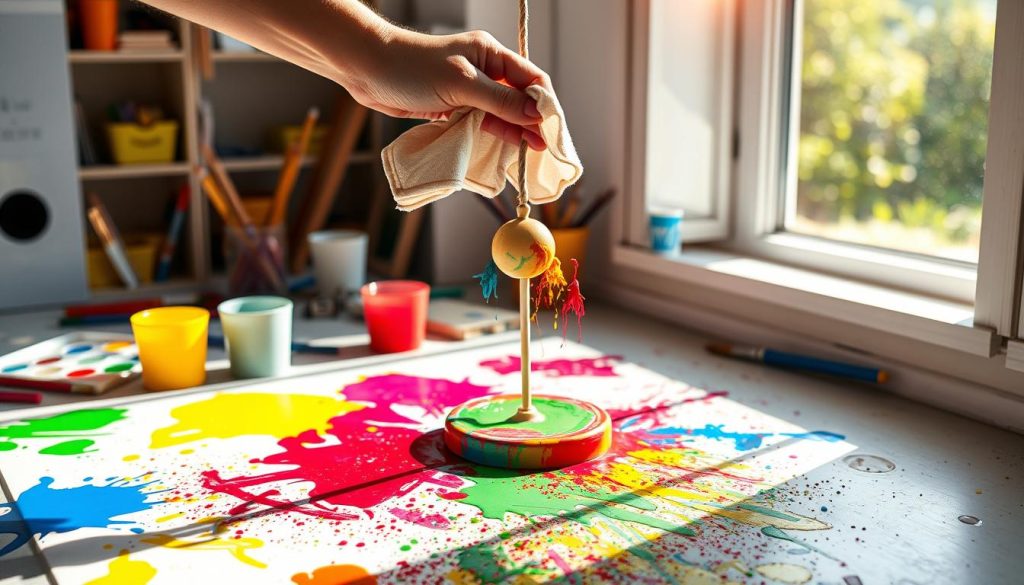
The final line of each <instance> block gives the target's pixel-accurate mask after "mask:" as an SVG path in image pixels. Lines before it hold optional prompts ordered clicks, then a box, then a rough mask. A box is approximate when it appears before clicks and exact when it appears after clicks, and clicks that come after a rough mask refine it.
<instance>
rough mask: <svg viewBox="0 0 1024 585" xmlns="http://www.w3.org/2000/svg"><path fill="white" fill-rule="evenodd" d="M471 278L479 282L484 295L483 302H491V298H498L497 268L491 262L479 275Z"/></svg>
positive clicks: (492, 261)
mask: <svg viewBox="0 0 1024 585" xmlns="http://www.w3.org/2000/svg"><path fill="white" fill-rule="evenodd" d="M473 278H476V279H479V280H480V289H481V290H482V291H483V293H484V301H486V302H488V303H489V302H491V297H494V298H498V266H497V265H496V264H495V263H494V260H491V261H490V262H488V263H487V266H485V267H484V271H483V272H481V273H480V274H474V275H473Z"/></svg>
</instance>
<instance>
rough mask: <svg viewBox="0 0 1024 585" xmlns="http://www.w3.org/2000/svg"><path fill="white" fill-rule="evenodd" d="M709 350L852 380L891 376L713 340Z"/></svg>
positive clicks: (861, 367)
mask: <svg viewBox="0 0 1024 585" xmlns="http://www.w3.org/2000/svg"><path fill="white" fill-rule="evenodd" d="M706 349H707V350H708V351H710V352H711V353H714V354H717V355H724V356H727V357H734V358H739V359H744V360H748V361H755V362H762V363H765V364H768V365H769V366H776V367H779V368H786V369H791V370H802V371H805V372H814V373H816V374H828V375H831V376H837V377H840V378H848V379H851V380H861V381H864V382H874V383H877V384H882V383H884V382H885V381H886V380H888V379H889V373H888V372H886V371H885V370H882V369H879V368H872V367H866V366H858V365H854V364H847V363H843V362H837V361H832V360H826V359H821V358H816V357H813V356H808V355H801V354H796V353H789V352H785V351H778V350H774V349H768V348H764V347H751V346H742V345H733V344H731V343H711V344H708V345H707V346H706Z"/></svg>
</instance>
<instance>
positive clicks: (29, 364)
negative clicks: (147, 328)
mask: <svg viewBox="0 0 1024 585" xmlns="http://www.w3.org/2000/svg"><path fill="white" fill-rule="evenodd" d="M140 372H142V366H141V364H139V352H138V349H137V348H136V347H135V340H134V338H133V337H132V336H131V335H127V334H124V333H103V332H89V331H81V332H75V333H68V334H66V335H61V336H59V337H54V338H53V339H48V340H46V341H41V342H39V343H37V344H35V345H30V346H29V347H26V348H24V349H19V350H18V351H15V352H13V353H9V354H7V355H5V356H3V357H0V386H15V387H19V388H34V389H36V390H52V391H56V392H77V393H84V394H101V393H103V392H106V391H107V390H110V389H111V388H114V387H116V386H119V385H121V384H124V383H125V382H127V381H129V380H132V379H133V378H135V377H137V376H138V375H139V373H140Z"/></svg>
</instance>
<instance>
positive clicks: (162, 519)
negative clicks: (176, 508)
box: [156, 512, 185, 522]
mask: <svg viewBox="0 0 1024 585" xmlns="http://www.w3.org/2000/svg"><path fill="white" fill-rule="evenodd" d="M184 515H185V513H184V512H175V513H173V514H168V515H166V516H161V517H159V518H157V519H156V521H157V522H170V521H171V520H174V519H175V518H181V517H182V516H184Z"/></svg>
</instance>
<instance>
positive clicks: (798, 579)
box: [754, 563, 814, 585]
mask: <svg viewBox="0 0 1024 585" xmlns="http://www.w3.org/2000/svg"><path fill="white" fill-rule="evenodd" d="M754 570H755V571H757V572H758V573H760V574H761V576H763V577H767V578H768V579H774V580H775V581H782V582H783V583H788V584H789V585H803V584H804V583H807V582H808V581H810V580H811V578H812V577H814V574H813V573H811V572H810V571H809V570H808V569H807V568H806V567H801V566H800V565H794V564H791V563H768V564H765V565H757V566H756V567H754Z"/></svg>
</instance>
